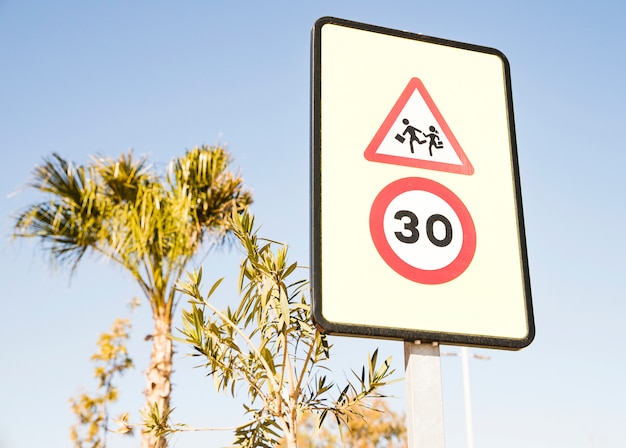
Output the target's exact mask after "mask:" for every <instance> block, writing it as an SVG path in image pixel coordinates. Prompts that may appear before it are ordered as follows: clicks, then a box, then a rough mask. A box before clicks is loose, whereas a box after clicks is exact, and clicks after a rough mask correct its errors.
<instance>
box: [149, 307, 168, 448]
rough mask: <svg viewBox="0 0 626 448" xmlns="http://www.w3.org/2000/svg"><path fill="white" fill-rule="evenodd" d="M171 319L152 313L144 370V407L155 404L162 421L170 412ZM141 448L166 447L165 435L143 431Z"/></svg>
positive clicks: (150, 407) (163, 421) (151, 406)
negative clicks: (150, 335) (145, 384)
mask: <svg viewBox="0 0 626 448" xmlns="http://www.w3.org/2000/svg"><path fill="white" fill-rule="evenodd" d="M171 330H172V320H171V317H170V316H169V315H166V316H164V315H159V314H157V313H155V315H154V334H153V335H152V356H151V358H150V366H149V367H148V370H147V372H146V379H147V383H148V384H147V388H146V392H145V394H146V407H147V410H148V412H149V411H150V410H151V409H154V407H155V405H156V407H157V409H158V411H159V415H160V416H161V419H162V423H163V424H165V420H166V419H167V416H168V414H169V412H170V391H171V375H172V356H173V346H172V340H171V338H170V333H171ZM141 447H142V448H166V447H167V440H166V439H165V437H156V436H155V435H154V434H153V433H148V432H143V433H142V437H141Z"/></svg>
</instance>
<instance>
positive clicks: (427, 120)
mask: <svg viewBox="0 0 626 448" xmlns="http://www.w3.org/2000/svg"><path fill="white" fill-rule="evenodd" d="M364 155H365V158H366V159H367V160H369V161H371V162H382V163H390V164H393V165H404V166H413V167H416V168H424V169H431V170H438V171H447V172H451V173H458V174H467V175H471V174H473V173H474V167H473V166H472V164H471V163H470V161H469V159H468V158H467V156H466V155H465V152H463V149H462V148H461V145H460V144H459V142H458V141H457V139H456V137H455V136H454V134H453V133H452V131H451V130H450V128H449V126H448V124H447V123H446V121H445V120H444V118H443V116H442V115H441V113H440V112H439V109H437V106H436V105H435V103H434V101H433V99H432V98H431V96H430V95H429V94H428V91H427V90H426V87H424V84H423V83H422V81H421V80H420V79H419V78H412V79H411V80H410V81H409V83H408V85H407V86H406V88H405V89H404V91H403V92H402V94H401V95H400V98H399V99H398V101H396V104H395V105H394V106H393V108H392V109H391V112H389V115H387V118H386V119H385V121H384V122H383V124H382V125H381V127H380V129H379V130H378V132H377V133H376V135H375V136H374V138H373V139H372V141H371V143H370V144H369V146H368V147H367V149H366V150H365V154H364Z"/></svg>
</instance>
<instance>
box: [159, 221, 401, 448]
mask: <svg viewBox="0 0 626 448" xmlns="http://www.w3.org/2000/svg"><path fill="white" fill-rule="evenodd" d="M232 228H233V231H234V234H235V235H236V237H237V239H238V240H239V242H240V244H241V246H242V248H243V252H244V254H245V259H244V261H243V262H242V264H241V269H240V278H239V287H240V294H241V300H240V302H239V304H238V305H237V306H236V307H233V308H231V307H227V308H226V309H225V310H219V309H217V308H216V307H215V306H214V305H213V304H212V301H211V297H212V296H213V294H214V293H215V291H216V289H217V288H218V286H219V284H220V282H221V280H219V281H217V282H216V283H215V284H213V286H212V288H211V289H210V291H209V292H208V294H206V295H203V294H202V292H201V281H202V271H200V272H198V273H194V274H190V275H189V279H188V281H187V282H185V283H182V284H181V285H180V289H181V291H182V292H184V293H185V294H186V295H187V296H189V304H190V308H188V309H185V310H183V321H182V328H180V333H181V334H182V337H181V338H180V340H181V341H182V342H184V343H186V344H189V345H190V346H192V347H193V351H194V353H193V356H196V357H198V358H199V359H201V360H202V363H203V365H204V366H205V367H206V368H207V369H208V372H209V374H210V375H212V376H213V379H214V382H215V386H216V388H217V390H218V391H220V392H228V393H230V394H232V395H233V396H234V395H235V394H236V393H237V391H240V390H244V391H245V392H246V393H247V396H248V399H247V403H246V404H244V409H245V412H246V414H248V415H249V418H250V419H249V421H248V422H246V423H244V424H242V425H240V426H238V427H237V428H236V430H235V445H237V446H240V447H249V448H252V447H274V446H276V444H277V443H278V442H279V440H280V439H281V438H284V440H285V445H286V446H287V447H289V448H294V447H296V446H297V422H298V419H299V417H300V416H301V415H302V414H303V413H306V412H313V413H315V414H316V415H318V416H319V418H320V421H322V422H323V421H324V419H325V418H326V417H327V416H328V415H332V416H333V417H334V418H335V420H336V421H337V422H338V423H339V424H340V425H345V424H347V423H348V422H350V421H351V420H352V419H354V418H360V417H361V415H362V414H361V411H362V409H363V408H362V405H363V403H364V402H365V400H366V399H368V398H371V397H380V396H382V395H381V394H380V388H381V387H382V386H384V385H385V384H388V383H389V382H390V376H391V375H392V374H393V369H392V367H391V359H390V358H389V359H386V360H384V361H382V362H379V360H378V352H377V351H375V352H374V353H373V354H372V355H371V356H370V357H369V359H368V362H367V365H366V366H364V367H363V368H362V369H360V371H357V372H353V375H352V381H347V384H345V385H343V386H341V387H338V386H336V385H335V383H333V382H332V381H330V380H329V379H328V377H327V376H326V375H325V374H323V372H324V368H325V365H324V363H325V361H327V360H328V359H329V355H330V346H329V344H328V341H327V338H326V337H325V336H324V335H323V334H322V333H320V332H319V331H318V330H317V328H316V327H315V326H313V324H312V322H311V310H310V305H309V303H308V299H307V292H308V282H307V281H306V280H302V279H300V280H292V276H293V275H294V273H295V272H296V269H297V263H289V262H288V258H287V246H285V245H281V244H278V243H276V242H273V241H270V240H266V239H262V238H260V237H258V236H257V233H256V230H255V228H254V219H253V217H251V216H250V215H249V214H248V213H243V214H241V215H233V217H232ZM148 425H149V426H150V427H151V428H152V430H153V431H154V432H155V433H157V434H160V435H164V434H171V433H173V432H176V431H183V430H186V429H188V427H186V426H185V425H175V424H170V423H168V422H167V419H166V418H163V416H162V415H161V416H159V415H153V416H152V417H151V421H150V422H148Z"/></svg>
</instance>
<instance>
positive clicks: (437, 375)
mask: <svg viewBox="0 0 626 448" xmlns="http://www.w3.org/2000/svg"><path fill="white" fill-rule="evenodd" d="M404 365H405V372H406V374H405V380H404V381H405V382H406V401H407V425H408V426H407V433H408V442H409V443H408V446H409V448H443V447H444V428H443V399H442V391H441V361H440V358H439V344H438V343H436V342H435V343H432V344H426V343H425V344H422V343H420V341H415V342H408V341H405V342H404Z"/></svg>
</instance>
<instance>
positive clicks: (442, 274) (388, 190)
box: [370, 177, 476, 285]
mask: <svg viewBox="0 0 626 448" xmlns="http://www.w3.org/2000/svg"><path fill="white" fill-rule="evenodd" d="M418 190H419V191H426V192H429V193H432V194H434V195H436V196H438V197H440V198H441V199H443V200H444V201H445V202H446V203H447V204H448V205H450V207H452V209H453V210H454V212H455V213H456V214H457V216H458V217H459V221H460V222H461V227H462V229H463V244H462V245H461V250H460V251H459V253H458V255H457V256H456V258H455V259H454V260H453V261H452V262H451V263H449V264H448V265H446V266H444V267H443V268H440V269H434V270H428V269H419V268H416V267H414V266H411V265H410V264H408V263H406V262H405V261H404V260H402V259H401V258H400V257H399V256H398V255H396V253H395V252H394V251H393V249H392V248H391V246H390V245H389V242H388V241H387V238H386V237H385V229H384V222H383V221H384V216H385V211H386V210H387V207H388V206H389V204H390V203H391V201H392V200H393V199H395V198H396V197H397V196H399V195H400V194H402V193H405V192H407V191H418ZM370 233H371V235H372V241H373V242H374V246H375V247H376V250H377V251H378V253H379V254H380V256H381V257H382V258H383V260H384V261H385V262H386V263H387V264H388V265H389V266H390V267H391V268H392V269H393V270H394V271H396V272H397V273H398V274H400V275H401V276H403V277H404V278H407V279H409V280H411V281H414V282H417V283H422V284H425V285H438V284H441V283H446V282H449V281H451V280H454V279H455V278H457V277H458V276H459V275H461V274H462V273H463V272H465V270H466V269H467V267H468V266H469V265H470V263H471V262H472V259H473V258H474V253H475V252H476V227H475V226H474V221H473V220H472V217H471V215H470V213H469V211H468V210H467V207H465V204H463V202H461V200H460V199H459V197H458V196H457V195H455V194H454V193H453V192H452V191H450V190H449V189H448V188H446V187H444V186H443V185H441V184H440V183H437V182H435V181H433V180H430V179H424V178H421V177H406V178H404V179H398V180H396V181H394V182H392V183H390V184H389V185H387V186H386V187H385V188H383V189H382V190H381V192H380V193H378V196H376V199H374V203H373V204H372V209H371V211H370Z"/></svg>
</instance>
